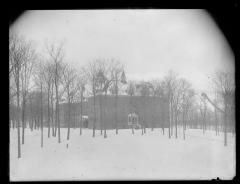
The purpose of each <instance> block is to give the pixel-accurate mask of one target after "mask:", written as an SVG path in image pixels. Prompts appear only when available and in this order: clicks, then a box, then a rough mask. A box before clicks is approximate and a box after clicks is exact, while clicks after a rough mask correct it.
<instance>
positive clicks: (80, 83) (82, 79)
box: [77, 68, 87, 135]
mask: <svg viewBox="0 0 240 184" xmlns="http://www.w3.org/2000/svg"><path fill="white" fill-rule="evenodd" d="M86 83H87V79H86V76H85V75H84V71H83V68H81V70H80V71H79V73H78V75H77V89H78V92H79V93H80V126H79V127H80V135H82V126H83V100H84V96H83V95H84V92H85V86H86Z"/></svg>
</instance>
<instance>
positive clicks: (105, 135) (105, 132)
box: [104, 91, 107, 138]
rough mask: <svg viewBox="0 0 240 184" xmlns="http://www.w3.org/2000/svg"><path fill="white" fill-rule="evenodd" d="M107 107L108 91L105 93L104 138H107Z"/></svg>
mask: <svg viewBox="0 0 240 184" xmlns="http://www.w3.org/2000/svg"><path fill="white" fill-rule="evenodd" d="M106 105H107V91H105V104H104V117H105V118H104V138H107V129H106Z"/></svg>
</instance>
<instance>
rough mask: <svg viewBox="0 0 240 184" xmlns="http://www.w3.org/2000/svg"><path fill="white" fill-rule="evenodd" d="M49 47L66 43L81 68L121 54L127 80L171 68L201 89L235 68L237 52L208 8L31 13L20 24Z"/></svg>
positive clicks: (70, 57)
mask: <svg viewBox="0 0 240 184" xmlns="http://www.w3.org/2000/svg"><path fill="white" fill-rule="evenodd" d="M14 29H16V31H17V32H18V33H20V34H22V35H24V36H25V37H26V38H27V39H30V40H35V41H36V43H37V48H38V49H40V50H41V51H43V50H44V43H45V42H46V41H47V40H48V41H50V42H52V41H57V42H60V41H63V40H64V41H65V53H66V57H65V58H66V62H70V63H72V64H73V65H74V66H76V68H78V67H80V66H82V65H84V64H86V63H87V62H88V61H90V60H92V59H95V58H99V57H101V58H112V57H113V58H116V59H119V61H120V62H121V63H122V64H124V66H125V71H126V76H127V79H144V80H148V79H153V78H157V77H158V78H162V77H163V76H164V75H166V74H167V72H168V71H169V70H170V69H171V70H173V71H176V72H177V73H178V74H179V75H180V76H182V77H184V78H186V79H188V80H189V81H190V82H191V83H192V84H193V86H194V88H195V89H198V90H204V91H208V90H209V86H208V84H209V81H210V80H209V78H208V76H211V75H212V74H213V73H214V71H216V70H218V69H220V70H224V71H231V72H233V71H234V69H235V68H234V67H235V66H234V60H235V56H234V55H233V53H232V51H230V48H229V46H228V44H227V42H226V40H225V38H224V37H223V35H222V33H221V31H220V30H219V29H218V27H217V26H216V24H215V23H214V22H213V20H212V18H211V17H210V16H209V15H208V14H207V13H206V12H205V11H204V10H75V11H72V10H71V11H59V10H58V11H46V10H44V11H28V12H26V13H25V14H23V15H22V17H20V18H19V20H18V21H17V22H16V23H15V24H14Z"/></svg>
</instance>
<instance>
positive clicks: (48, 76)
mask: <svg viewBox="0 0 240 184" xmlns="http://www.w3.org/2000/svg"><path fill="white" fill-rule="evenodd" d="M53 73H54V71H53V65H52V63H49V62H47V63H45V64H44V66H43V80H44V83H45V85H44V86H45V87H46V91H47V114H48V115H47V116H48V119H47V123H48V138H49V137H50V116H51V115H50V114H51V112H50V110H51V109H50V93H51V89H52V85H53Z"/></svg>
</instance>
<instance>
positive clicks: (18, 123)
mask: <svg viewBox="0 0 240 184" xmlns="http://www.w3.org/2000/svg"><path fill="white" fill-rule="evenodd" d="M19 111H20V105H19V70H18V77H17V133H18V134H17V135H18V158H21V144H20V114H19Z"/></svg>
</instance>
